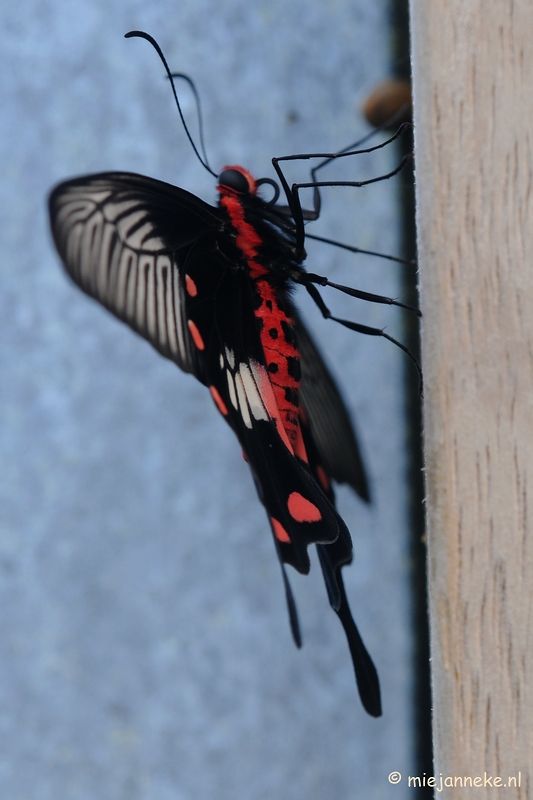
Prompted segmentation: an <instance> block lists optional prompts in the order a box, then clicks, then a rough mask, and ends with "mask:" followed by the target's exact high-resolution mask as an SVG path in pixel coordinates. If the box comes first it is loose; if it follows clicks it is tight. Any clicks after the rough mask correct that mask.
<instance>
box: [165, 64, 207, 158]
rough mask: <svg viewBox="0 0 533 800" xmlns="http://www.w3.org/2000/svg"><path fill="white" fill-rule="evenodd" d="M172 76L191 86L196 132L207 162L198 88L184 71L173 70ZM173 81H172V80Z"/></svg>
mask: <svg viewBox="0 0 533 800" xmlns="http://www.w3.org/2000/svg"><path fill="white" fill-rule="evenodd" d="M172 78H173V79H174V78H181V79H182V80H184V81H187V83H188V84H189V86H190V87H191V90H192V93H193V94H194V99H195V102H196V116H197V117H198V133H199V137H200V148H201V150H202V155H203V157H204V161H205V163H206V164H207V163H208V159H207V151H206V149H205V141H204V120H203V117H202V104H201V103H200V95H199V94H198V89H197V88H196V84H195V83H194V81H193V80H192V78H190V77H189V76H188V75H186V74H185V73H184V72H173V73H172ZM172 82H174V81H172Z"/></svg>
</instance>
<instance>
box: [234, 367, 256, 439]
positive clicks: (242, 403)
mask: <svg viewBox="0 0 533 800" xmlns="http://www.w3.org/2000/svg"><path fill="white" fill-rule="evenodd" d="M235 386H236V387H237V395H238V397H239V408H240V409H241V415H242V419H243V422H244V424H245V425H246V427H247V428H251V427H252V418H251V417H250V412H249V411H248V403H247V401H246V392H245V390H244V384H243V382H242V378H241V376H240V374H239V373H237V374H236V375H235Z"/></svg>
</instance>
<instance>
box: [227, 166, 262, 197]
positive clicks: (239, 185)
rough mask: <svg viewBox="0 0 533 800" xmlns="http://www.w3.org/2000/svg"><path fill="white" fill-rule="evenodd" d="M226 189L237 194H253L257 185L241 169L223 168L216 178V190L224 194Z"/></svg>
mask: <svg viewBox="0 0 533 800" xmlns="http://www.w3.org/2000/svg"><path fill="white" fill-rule="evenodd" d="M228 189H229V190H230V191H232V192H237V194H255V193H256V191H257V184H256V181H255V178H253V177H252V176H251V175H250V173H249V172H248V170H246V169H244V168H243V167H224V169H223V170H222V172H221V173H220V175H219V176H218V190H219V192H222V193H225V192H227V190H228Z"/></svg>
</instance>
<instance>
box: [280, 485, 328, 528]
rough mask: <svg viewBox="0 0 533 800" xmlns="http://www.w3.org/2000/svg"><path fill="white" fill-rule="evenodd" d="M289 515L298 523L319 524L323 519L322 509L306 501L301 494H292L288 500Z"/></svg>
mask: <svg viewBox="0 0 533 800" xmlns="http://www.w3.org/2000/svg"><path fill="white" fill-rule="evenodd" d="M287 508H288V509H289V514H290V515H291V517H292V518H293V519H295V520H296V522H319V521H320V520H321V519H322V514H321V512H320V509H319V508H317V507H316V506H315V504H314V503H311V501H310V500H306V499H305V497H303V495H301V494H300V493H299V492H292V493H291V494H290V495H289V499H288V500H287Z"/></svg>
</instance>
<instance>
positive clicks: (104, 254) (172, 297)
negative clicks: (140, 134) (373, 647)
mask: <svg viewBox="0 0 533 800" xmlns="http://www.w3.org/2000/svg"><path fill="white" fill-rule="evenodd" d="M50 218H51V224H52V233H53V237H54V241H55V244H56V247H57V250H58V252H59V254H60V256H61V259H62V261H63V263H64V265H65V267H66V269H67V272H68V273H69V275H70V276H71V278H72V279H73V280H74V281H75V283H77V284H78V286H80V287H81V289H83V291H84V292H86V293H87V294H88V295H90V296H91V297H94V298H95V299H96V300H98V301H99V302H100V303H102V305H104V306H105V307H106V308H107V309H109V311H111V312H112V313H113V314H115V315H116V316H117V317H119V319H121V320H123V321H124V322H127V323H128V325H130V326H131V327H132V328H133V329H134V330H135V331H136V332H137V333H139V334H141V336H143V337H144V338H146V339H148V341H150V342H151V344H153V346H154V347H155V348H156V349H157V350H158V351H159V352H160V353H161V354H162V355H164V356H166V357H167V358H170V359H172V360H173V361H175V362H176V363H177V364H178V366H179V367H181V369H183V370H185V371H186V372H193V373H195V374H196V373H197V370H198V364H197V359H196V353H195V348H194V345H193V343H192V342H191V337H190V333H189V330H188V327H187V317H186V313H185V286H184V272H183V269H182V268H181V265H183V263H185V261H186V259H187V256H188V253H189V250H190V248H191V246H192V245H193V244H195V243H196V244H197V243H198V242H201V241H202V240H204V239H205V240H211V241H212V240H213V235H215V236H216V233H217V232H218V231H219V230H220V229H221V227H222V221H221V217H220V214H219V212H218V209H216V208H214V207H213V206H210V205H208V204H207V203H204V202H203V201H202V200H200V199H199V198H198V197H195V196H194V195H192V194H190V193H189V192H186V191H184V190H183V189H179V188H177V187H175V186H171V185H170V184H166V183H163V182H161V181H156V180H153V179H151V178H146V177H143V176H141V175H134V174H129V173H117V172H111V173H102V174H100V175H90V176H87V177H82V178H76V179H74V180H71V181H67V182H66V183H62V184H60V185H59V186H57V187H56V188H55V189H54V191H53V192H52V194H51V196H50Z"/></svg>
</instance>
